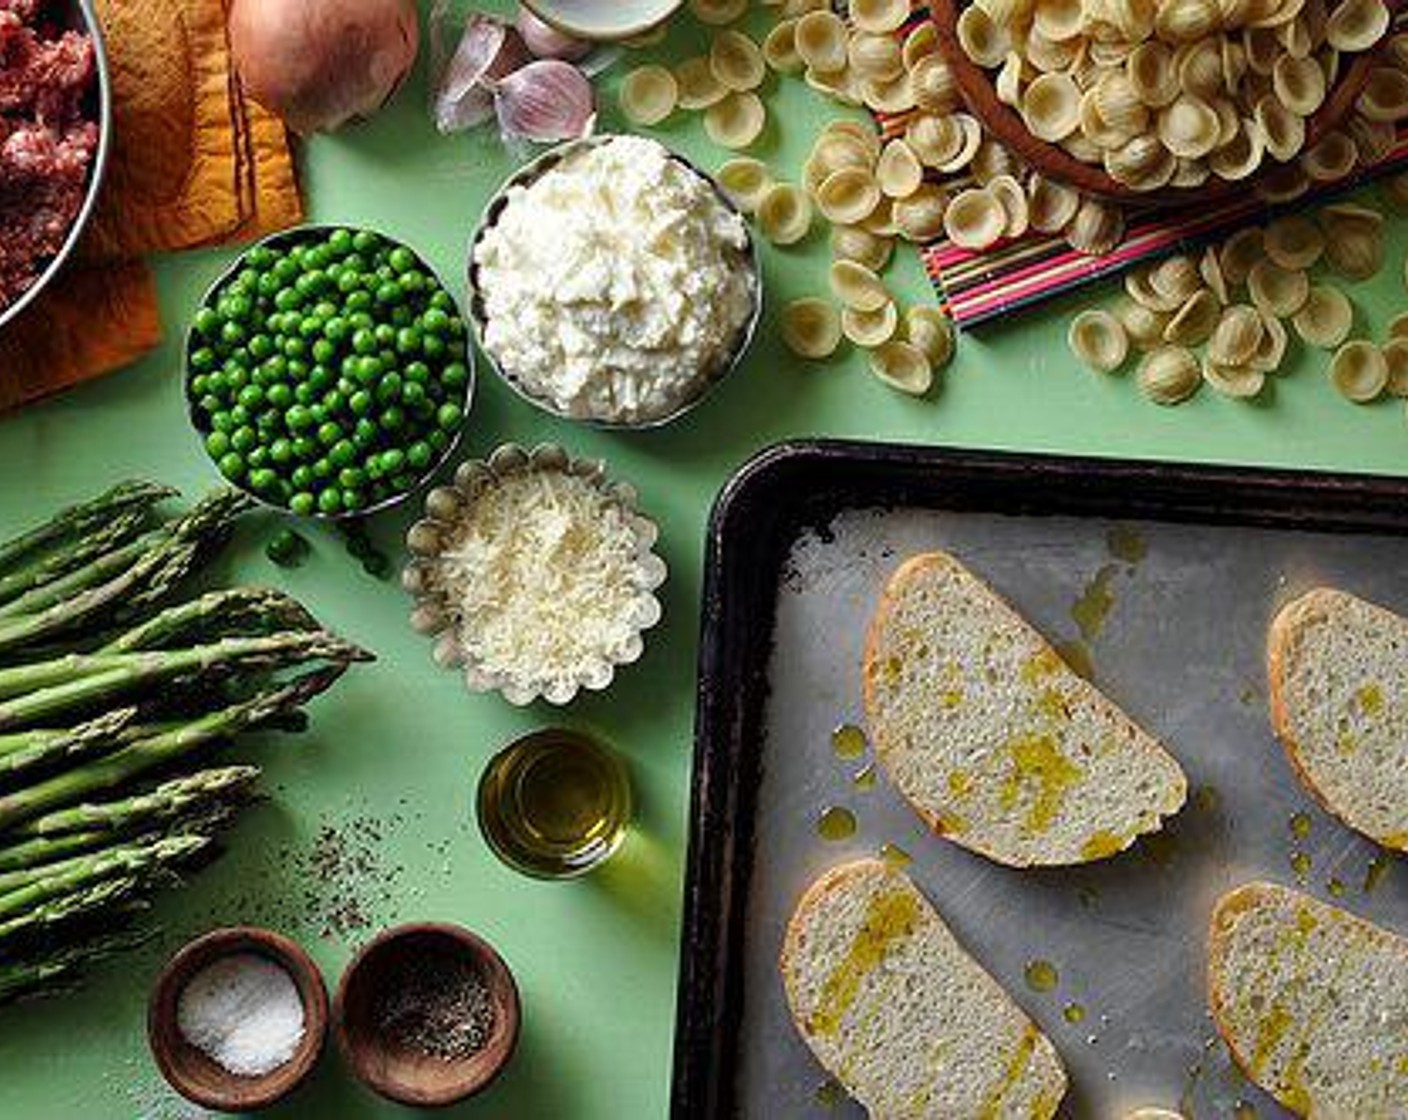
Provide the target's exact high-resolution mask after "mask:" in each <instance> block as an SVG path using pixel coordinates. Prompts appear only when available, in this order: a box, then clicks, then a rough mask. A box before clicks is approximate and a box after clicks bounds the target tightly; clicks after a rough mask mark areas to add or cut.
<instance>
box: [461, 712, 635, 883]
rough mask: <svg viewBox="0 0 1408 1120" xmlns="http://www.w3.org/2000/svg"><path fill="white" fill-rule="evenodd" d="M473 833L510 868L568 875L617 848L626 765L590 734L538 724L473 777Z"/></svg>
mask: <svg viewBox="0 0 1408 1120" xmlns="http://www.w3.org/2000/svg"><path fill="white" fill-rule="evenodd" d="M477 805H478V814H479V830H480V831H481V832H482V833H483V834H484V839H485V840H486V841H488V843H489V847H490V848H492V849H493V851H494V854H495V855H497V856H498V857H499V858H500V859H501V860H503V861H504V862H505V863H506V864H508V865H509V866H510V867H512V868H514V869H515V870H517V871H521V872H522V873H523V874H525V875H532V876H535V877H536V878H540V879H571V878H575V877H576V876H578V875H585V874H586V873H587V872H588V871H590V870H592V868H594V867H597V866H599V865H600V864H601V863H602V862H604V861H605V860H606V859H608V858H610V856H611V855H612V853H614V852H615V851H616V849H617V848H619V847H620V846H621V842H622V841H623V840H624V839H625V838H626V828H627V826H628V825H629V824H630V820H631V784H630V778H629V776H628V775H627V773H626V765H625V762H624V761H623V760H622V759H621V758H619V757H618V756H617V755H616V754H614V753H613V752H612V751H610V750H608V749H607V748H606V747H604V746H603V745H602V744H601V743H599V742H597V741H596V740H595V739H593V738H591V737H590V736H587V735H584V734H582V733H581V732H579V731H570V730H567V729H565V728H557V727H552V728H545V729H544V730H542V731H535V732H533V733H532V734H529V735H525V736H523V738H521V739H517V740H515V741H514V742H512V743H510V744H509V745H508V746H507V747H505V748H504V749H503V750H501V751H500V752H499V753H498V754H496V755H495V756H494V757H493V758H492V759H490V760H489V765H488V766H487V767H485V769H484V773H483V775H482V776H481V777H480V779H479V795H478V799H477Z"/></svg>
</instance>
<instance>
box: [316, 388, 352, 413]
mask: <svg viewBox="0 0 1408 1120" xmlns="http://www.w3.org/2000/svg"><path fill="white" fill-rule="evenodd" d="M322 404H323V407H324V408H325V409H327V413H328V415H329V416H337V415H340V414H341V413H342V412H344V411H346V409H347V398H346V397H345V396H344V395H343V394H342V393H341V392H340V391H338V390H337V389H329V390H328V391H327V392H326V393H324V394H323V401H322Z"/></svg>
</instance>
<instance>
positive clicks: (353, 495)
mask: <svg viewBox="0 0 1408 1120" xmlns="http://www.w3.org/2000/svg"><path fill="white" fill-rule="evenodd" d="M366 504H367V496H366V494H364V493H363V492H362V491H361V490H358V489H357V488H356V487H351V488H348V487H346V486H344V487H343V488H342V508H343V509H345V510H349V511H351V510H358V509H364V508H365V507H366Z"/></svg>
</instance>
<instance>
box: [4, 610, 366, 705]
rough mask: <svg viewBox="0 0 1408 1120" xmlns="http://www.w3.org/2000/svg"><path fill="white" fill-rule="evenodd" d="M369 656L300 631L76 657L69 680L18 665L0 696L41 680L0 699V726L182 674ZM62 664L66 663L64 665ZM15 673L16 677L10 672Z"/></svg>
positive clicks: (49, 669)
mask: <svg viewBox="0 0 1408 1120" xmlns="http://www.w3.org/2000/svg"><path fill="white" fill-rule="evenodd" d="M370 659H371V655H370V654H369V653H367V652H366V651H365V650H363V649H361V648H359V647H358V646H355V645H353V644H352V643H351V642H348V641H346V640H344V639H342V638H339V637H338V636H337V635H335V634H330V633H327V632H326V631H320V630H319V631H311V632H308V631H298V632H294V633H288V634H273V635H269V636H266V637H253V638H225V639H222V640H220V641H218V642H212V643H211V644H209V645H203V646H193V647H191V648H189V649H178V650H153V651H152V652H150V653H129V654H116V655H112V656H107V655H100V656H97V657H94V658H91V659H90V658H85V657H82V656H78V657H76V658H74V659H73V660H72V661H71V662H70V661H69V659H67V658H63V659H60V660H61V661H65V662H69V664H71V665H73V666H77V667H81V671H79V675H77V676H73V677H72V678H71V679H68V678H65V677H63V676H61V675H59V674H58V670H57V669H56V668H55V667H54V666H53V665H52V663H41V664H40V665H30V666H17V667H15V668H14V669H7V670H3V671H0V679H3V681H4V684H3V686H0V696H5V695H7V694H11V693H12V688H13V685H14V683H15V682H16V681H17V680H20V679H30V680H35V681H38V682H39V684H38V687H36V688H35V689H34V690H33V691H30V692H25V693H23V694H22V695H11V698H10V699H8V700H3V701H0V729H3V728H14V727H25V726H29V725H32V724H34V723H36V722H40V721H44V720H53V719H55V718H58V717H61V716H65V715H68V714H70V713H72V712H74V711H78V710H82V709H83V708H85V707H88V706H91V705H92V704H94V703H96V702H98V701H100V700H109V699H111V698H113V697H115V696H120V695H126V694H130V693H133V692H142V691H149V690H151V689H152V688H154V687H158V686H160V685H163V684H166V683H168V682H170V681H172V680H175V679H176V678H178V677H183V676H186V675H189V674H200V673H208V672H211V671H214V670H220V669H231V668H238V669H244V670H254V669H278V668H284V667H291V666H294V665H300V664H305V663H307V662H311V661H335V662H342V663H350V662H353V661H366V660H370ZM60 668H62V667H60ZM12 674H13V676H12Z"/></svg>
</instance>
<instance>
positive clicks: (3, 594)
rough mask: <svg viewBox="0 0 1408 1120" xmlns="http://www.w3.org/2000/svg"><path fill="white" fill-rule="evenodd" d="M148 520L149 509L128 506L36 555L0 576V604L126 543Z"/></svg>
mask: <svg viewBox="0 0 1408 1120" xmlns="http://www.w3.org/2000/svg"><path fill="white" fill-rule="evenodd" d="M150 521H151V511H150V510H148V509H145V508H139V509H131V510H128V511H127V512H125V513H121V514H118V515H117V516H116V517H114V518H113V520H112V521H110V522H108V523H107V524H106V525H101V526H99V527H98V528H96V529H94V530H93V531H92V532H90V533H87V534H85V535H84V536H82V537H79V538H78V539H77V540H76V541H74V542H72V543H71V544H70V545H68V546H67V547H66V548H64V549H63V550H62V551H59V552H54V553H47V554H41V555H39V556H36V557H35V558H34V559H32V560H30V561H29V562H28V563H25V564H22V565H20V566H18V567H16V568H15V569H14V570H13V571H10V572H9V573H7V574H5V575H3V576H0V603H3V602H5V601H7V600H9V599H13V598H15V597H16V596H17V595H23V594H24V593H25V592H28V591H33V590H34V589H35V588H37V587H42V586H43V585H44V584H46V583H50V582H52V581H53V580H56V579H58V578H60V577H61V576H64V575H67V574H68V573H69V572H72V571H73V570H74V569H76V568H81V567H83V566H84V565H86V564H88V563H89V562H90V561H92V560H96V559H97V558H98V557H100V556H103V555H106V554H107V553H109V552H111V551H113V550H114V549H117V548H121V547H123V546H124V545H127V544H130V543H131V542H132V541H133V540H134V539H135V538H136V537H138V536H139V535H141V533H142V532H143V530H145V529H146V528H147V526H148V524H149V523H150Z"/></svg>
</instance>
